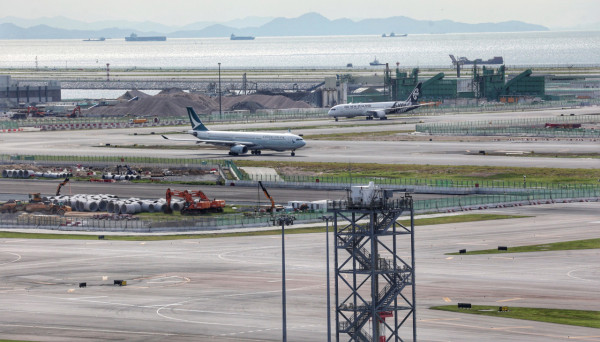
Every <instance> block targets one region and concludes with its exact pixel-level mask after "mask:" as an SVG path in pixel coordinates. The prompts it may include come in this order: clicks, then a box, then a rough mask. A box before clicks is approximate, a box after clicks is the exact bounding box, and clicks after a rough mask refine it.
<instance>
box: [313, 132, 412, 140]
mask: <svg viewBox="0 0 600 342" xmlns="http://www.w3.org/2000/svg"><path fill="white" fill-rule="evenodd" d="M412 132H414V130H400V131H377V132H350V133H329V134H309V135H304V138H305V139H306V140H344V141H345V140H353V139H357V138H369V137H373V138H376V137H384V136H393V135H396V134H401V133H412Z"/></svg>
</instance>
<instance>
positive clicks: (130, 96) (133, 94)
mask: <svg viewBox="0 0 600 342" xmlns="http://www.w3.org/2000/svg"><path fill="white" fill-rule="evenodd" d="M151 96H152V95H148V94H146V93H144V92H143V91H139V90H136V89H134V90H129V91H126V92H125V94H123V95H121V96H119V97H118V98H117V100H124V101H129V100H131V99H134V98H136V97H137V98H138V99H143V98H146V97H151Z"/></svg>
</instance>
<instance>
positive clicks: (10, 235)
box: [0, 214, 525, 241]
mask: <svg viewBox="0 0 600 342" xmlns="http://www.w3.org/2000/svg"><path fill="white" fill-rule="evenodd" d="M521 217H525V216H515V215H496V214H469V215H453V216H442V217H433V218H423V219H415V226H417V225H434V224H445V223H457V222H473V221H485V220H500V219H510V218H521ZM398 222H399V223H400V224H402V225H404V226H407V225H409V224H410V220H399V221H398ZM325 229H326V227H325V226H318V227H307V228H294V229H289V228H288V229H286V234H308V233H323V232H325ZM330 230H332V228H331V227H330ZM280 233H281V229H280V228H274V229H269V230H261V231H248V232H232V233H220V232H219V233H209V234H181V235H179V234H177V235H104V240H114V241H164V240H186V239H207V238H218V237H240V236H264V235H279V234H280ZM98 235H102V234H101V233H99V234H97V235H86V234H48V233H21V232H10V231H0V238H4V239H64V240H98Z"/></svg>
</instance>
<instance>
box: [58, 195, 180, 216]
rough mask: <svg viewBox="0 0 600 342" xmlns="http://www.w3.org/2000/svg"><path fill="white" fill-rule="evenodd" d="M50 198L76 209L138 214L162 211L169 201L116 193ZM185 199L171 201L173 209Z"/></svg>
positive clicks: (177, 207) (178, 206)
mask: <svg viewBox="0 0 600 342" xmlns="http://www.w3.org/2000/svg"><path fill="white" fill-rule="evenodd" d="M48 200H50V201H52V202H53V203H55V204H58V203H63V204H67V205H70V206H71V209H72V210H74V211H85V212H96V211H106V212H108V213H113V214H137V213H140V212H147V213H152V212H162V211H164V210H165V207H166V205H167V202H166V200H165V199H163V198H161V199H158V200H142V199H139V198H129V199H120V198H118V197H117V196H114V195H73V196H66V195H65V196H51V197H48ZM183 204H184V202H183V201H178V200H175V201H171V208H172V209H173V210H181V209H182V208H183Z"/></svg>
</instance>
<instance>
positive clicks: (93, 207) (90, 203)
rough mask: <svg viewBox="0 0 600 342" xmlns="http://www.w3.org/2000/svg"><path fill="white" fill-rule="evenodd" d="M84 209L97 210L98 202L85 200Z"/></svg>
mask: <svg viewBox="0 0 600 342" xmlns="http://www.w3.org/2000/svg"><path fill="white" fill-rule="evenodd" d="M84 209H85V211H91V212H94V211H98V202H97V201H87V202H85V205H84Z"/></svg>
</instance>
